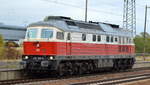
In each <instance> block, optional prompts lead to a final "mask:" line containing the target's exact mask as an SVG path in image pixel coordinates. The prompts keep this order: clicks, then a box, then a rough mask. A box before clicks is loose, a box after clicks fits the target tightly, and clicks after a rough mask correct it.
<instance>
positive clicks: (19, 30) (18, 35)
mask: <svg viewBox="0 0 150 85" xmlns="http://www.w3.org/2000/svg"><path fill="white" fill-rule="evenodd" d="M25 32H26V28H25V27H21V26H12V25H5V24H1V23H0V35H2V36H3V38H4V40H5V41H19V40H21V39H24V37H25Z"/></svg>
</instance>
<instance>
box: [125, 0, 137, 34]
mask: <svg viewBox="0 0 150 85" xmlns="http://www.w3.org/2000/svg"><path fill="white" fill-rule="evenodd" d="M123 28H124V29H129V30H131V31H132V32H133V36H134V35H135V34H136V1H135V0H124V13H123Z"/></svg>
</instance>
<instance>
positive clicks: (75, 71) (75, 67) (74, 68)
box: [73, 63, 78, 75]
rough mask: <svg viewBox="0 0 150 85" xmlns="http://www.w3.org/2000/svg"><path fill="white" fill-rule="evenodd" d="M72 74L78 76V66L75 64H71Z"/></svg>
mask: <svg viewBox="0 0 150 85" xmlns="http://www.w3.org/2000/svg"><path fill="white" fill-rule="evenodd" d="M73 74H75V75H76V74H78V64H77V63H75V64H73Z"/></svg>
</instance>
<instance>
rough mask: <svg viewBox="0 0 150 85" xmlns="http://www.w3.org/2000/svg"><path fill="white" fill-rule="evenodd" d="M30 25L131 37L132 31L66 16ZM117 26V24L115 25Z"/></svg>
mask: <svg viewBox="0 0 150 85" xmlns="http://www.w3.org/2000/svg"><path fill="white" fill-rule="evenodd" d="M32 26H52V27H56V28H58V29H60V30H63V31H69V32H82V33H92V34H108V35H116V36H126V37H132V31H129V30H126V29H122V28H119V27H112V24H107V23H101V22H98V23H88V22H83V21H77V20H72V19H70V18H69V19H68V18H67V19H66V17H63V18H62V17H52V16H51V17H50V18H49V19H48V20H45V21H40V22H36V23H32V24H30V25H29V27H32ZM116 26H117V25H116Z"/></svg>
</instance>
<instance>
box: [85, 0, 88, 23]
mask: <svg viewBox="0 0 150 85" xmlns="http://www.w3.org/2000/svg"><path fill="white" fill-rule="evenodd" d="M87 11H88V0H86V3H85V22H87Z"/></svg>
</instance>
